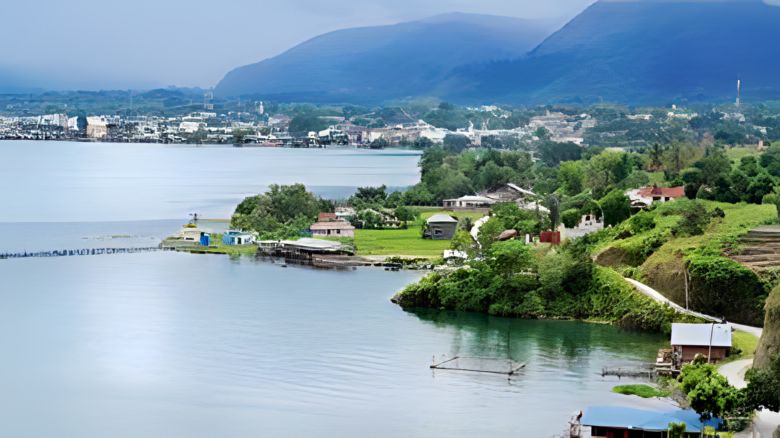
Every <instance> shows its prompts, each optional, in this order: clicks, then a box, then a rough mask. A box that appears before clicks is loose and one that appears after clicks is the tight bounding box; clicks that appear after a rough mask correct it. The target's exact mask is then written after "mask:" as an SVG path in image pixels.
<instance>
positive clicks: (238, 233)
mask: <svg viewBox="0 0 780 438" xmlns="http://www.w3.org/2000/svg"><path fill="white" fill-rule="evenodd" d="M251 235H252V234H250V233H246V232H243V231H236V230H230V231H225V236H251Z"/></svg>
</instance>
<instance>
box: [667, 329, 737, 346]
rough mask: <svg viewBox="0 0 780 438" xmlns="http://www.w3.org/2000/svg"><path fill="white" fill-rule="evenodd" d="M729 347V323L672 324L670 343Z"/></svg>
mask: <svg viewBox="0 0 780 438" xmlns="http://www.w3.org/2000/svg"><path fill="white" fill-rule="evenodd" d="M710 337H712V346H713V347H731V325H730V324H683V323H674V324H672V345H696V346H708V345H710Z"/></svg>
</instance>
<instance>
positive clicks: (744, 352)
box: [720, 332, 758, 365]
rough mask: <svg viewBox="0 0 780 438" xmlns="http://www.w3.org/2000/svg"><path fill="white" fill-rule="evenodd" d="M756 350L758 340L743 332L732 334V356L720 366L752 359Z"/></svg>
mask: <svg viewBox="0 0 780 438" xmlns="http://www.w3.org/2000/svg"><path fill="white" fill-rule="evenodd" d="M756 348H758V338H757V337H755V336H753V335H751V334H750V333H745V332H734V333H732V334H731V350H732V354H731V355H730V356H729V357H727V358H726V359H724V360H723V361H721V362H720V364H721V365H722V364H724V363H729V362H734V361H736V360H741V359H749V358H751V357H753V355H754V354H755V352H756Z"/></svg>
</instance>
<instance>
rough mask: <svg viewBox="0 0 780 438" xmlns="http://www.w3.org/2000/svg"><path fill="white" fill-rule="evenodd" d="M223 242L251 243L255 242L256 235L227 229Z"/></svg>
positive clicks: (227, 243) (230, 243) (233, 243)
mask: <svg viewBox="0 0 780 438" xmlns="http://www.w3.org/2000/svg"><path fill="white" fill-rule="evenodd" d="M222 243H224V244H225V245H249V244H251V243H255V236H253V235H251V234H249V233H244V232H243V231H232V230H231V231H226V232H225V234H223V235H222Z"/></svg>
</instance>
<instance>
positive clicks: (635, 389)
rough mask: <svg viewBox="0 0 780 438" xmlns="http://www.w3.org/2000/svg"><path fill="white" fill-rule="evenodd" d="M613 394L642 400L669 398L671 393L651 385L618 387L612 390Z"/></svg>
mask: <svg viewBox="0 0 780 438" xmlns="http://www.w3.org/2000/svg"><path fill="white" fill-rule="evenodd" d="M612 392H616V393H618V394H624V395H636V396H639V397H642V398H653V397H668V396H669V394H670V393H669V391H664V390H661V389H658V388H655V387H652V386H650V385H643V384H639V385H618V386H616V387H614V388H612Z"/></svg>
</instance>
